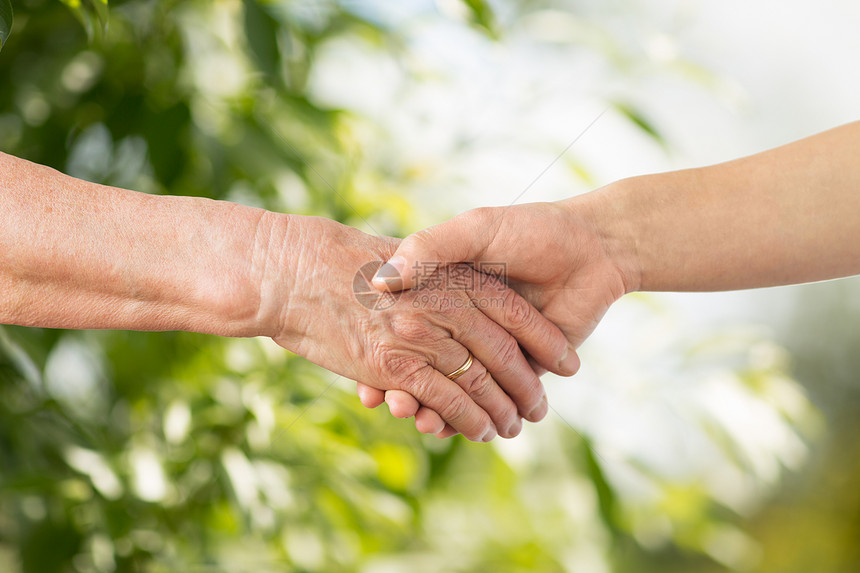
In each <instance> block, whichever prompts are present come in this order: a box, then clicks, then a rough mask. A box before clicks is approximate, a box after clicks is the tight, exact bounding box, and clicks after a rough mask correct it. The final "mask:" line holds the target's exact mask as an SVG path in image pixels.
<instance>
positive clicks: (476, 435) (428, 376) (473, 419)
mask: <svg viewBox="0 0 860 573" xmlns="http://www.w3.org/2000/svg"><path fill="white" fill-rule="evenodd" d="M402 389H403V390H404V391H406V392H408V393H409V394H411V395H412V396H414V397H415V399H416V400H418V401H419V402H420V403H421V404H423V405H425V406H426V407H428V408H430V409H432V410H435V411H436V412H437V413H438V414H439V415H440V416H441V417H442V419H443V420H445V421H446V422H447V423H448V424H450V425H451V427H453V428H454V429H456V430H457V431H458V432H460V433H461V434H463V436H465V437H466V438H467V439H469V440H471V441H473V442H489V441H490V440H492V439H493V438H494V437H496V435H497V431H496V428H495V426H494V425H493V421H492V419H491V418H490V415H489V414H488V413H487V412H486V411H485V410H484V409H483V408H481V407H480V406H478V404H476V403H475V402H474V400H472V398H471V397H469V395H468V394H467V393H466V392H465V391H464V390H463V389H462V388H461V387H460V386H459V385H457V384H456V383H454V382H452V381H451V380H448V379H447V378H445V376H443V375H442V374H440V373H439V371H438V370H436V369H435V368H434V367H433V366H430V365H427V366H426V367H425V368H421V369H419V370H418V371H416V372H415V374H414V375H413V376H412V377H410V378H409V379H408V380H406V381H405V382H404V383H403V386H402Z"/></svg>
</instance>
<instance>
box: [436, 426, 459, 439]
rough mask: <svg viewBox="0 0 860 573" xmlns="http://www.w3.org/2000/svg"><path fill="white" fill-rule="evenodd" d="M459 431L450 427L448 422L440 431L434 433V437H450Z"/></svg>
mask: <svg viewBox="0 0 860 573" xmlns="http://www.w3.org/2000/svg"><path fill="white" fill-rule="evenodd" d="M459 433H460V432H458V431H457V430H455V429H454V428H452V427H451V426H449V425H448V424H445V429H444V430H442V431H441V432H439V433H438V434H436V437H437V438H441V439H443V440H444V439H445V438H450V437H452V436H456V435H457V434H459Z"/></svg>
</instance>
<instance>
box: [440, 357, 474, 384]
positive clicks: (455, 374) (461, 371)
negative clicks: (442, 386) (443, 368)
mask: <svg viewBox="0 0 860 573" xmlns="http://www.w3.org/2000/svg"><path fill="white" fill-rule="evenodd" d="M471 365H472V353H471V352H470V353H469V357H468V358H467V359H466V361H465V362H464V363H463V365H462V366H460V367H459V368H457V369H456V370H454V371H453V372H451V373H450V374H446V375H445V378H447V379H448V380H456V379H457V378H459V377H460V376H462V375H463V374H465V373H466V370H468V369H469V366H471Z"/></svg>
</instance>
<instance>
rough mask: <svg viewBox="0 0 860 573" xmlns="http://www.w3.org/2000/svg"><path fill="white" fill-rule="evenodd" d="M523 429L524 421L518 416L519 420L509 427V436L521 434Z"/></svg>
mask: <svg viewBox="0 0 860 573" xmlns="http://www.w3.org/2000/svg"><path fill="white" fill-rule="evenodd" d="M522 430H523V421H522V420H520V419H519V418H517V421H516V422H514V423H513V424H511V427H510V428H508V436H509V437H511V438H514V437H516V436H519V435H520V432H521V431H522Z"/></svg>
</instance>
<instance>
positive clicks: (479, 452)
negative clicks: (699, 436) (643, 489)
mask: <svg viewBox="0 0 860 573" xmlns="http://www.w3.org/2000/svg"><path fill="white" fill-rule="evenodd" d="M13 4H14V7H15V13H16V16H15V24H14V27H13V29H12V35H11V37H10V39H9V40H8V41H7V42H6V43H5V45H4V46H3V51H2V52H0V150H3V151H4V152H7V153H11V154H14V155H17V156H20V157H24V158H27V159H29V160H32V161H35V162H38V163H43V164H46V165H50V166H53V167H55V168H57V169H60V170H62V171H64V172H67V173H70V174H72V175H74V176H77V177H82V178H85V179H88V180H92V181H97V182H100V183H105V184H110V185H116V186H121V187H126V188H131V189H135V190H139V191H144V192H148V193H169V194H182V195H195V196H205V197H211V198H214V199H227V200H233V201H240V202H243V203H248V204H253V205H258V206H261V207H265V208H267V209H272V210H276V211H288V212H293V213H300V214H312V215H321V216H325V217H330V218H334V219H337V220H339V221H342V222H344V223H346V224H352V225H356V226H367V225H369V221H372V225H373V229H375V230H378V231H379V232H382V233H386V234H394V235H402V234H403V232H404V230H406V229H408V228H410V227H411V226H412V225H413V223H414V221H415V220H416V217H417V215H416V213H415V210H414V207H413V204H412V202H411V201H410V198H409V195H408V193H407V192H406V191H405V190H406V189H408V187H409V183H410V182H409V177H410V174H409V173H401V172H396V171H393V172H386V171H385V169H382V168H380V166H379V165H378V164H376V163H372V162H366V161H364V157H365V153H366V149H367V142H368V141H372V140H373V138H374V137H377V138H379V137H384V134H383V135H380V134H379V132H378V128H377V126H374V125H373V123H372V122H371V121H369V120H367V119H366V118H362V117H361V115H360V114H357V113H355V112H353V111H349V110H345V109H336V108H332V107H330V106H326V105H323V104H320V103H318V102H317V101H315V99H314V98H313V97H311V96H310V95H309V94H308V78H309V76H310V74H311V73H312V71H313V70H314V66H315V64H316V59H315V56H316V54H317V52H318V50H319V48H320V46H323V45H325V44H326V42H329V41H330V40H332V39H336V38H344V37H350V38H360V39H361V41H362V42H363V43H365V44H369V45H372V46H374V47H375V48H376V49H377V50H379V51H382V52H385V53H387V54H390V55H391V56H392V57H393V58H395V59H396V58H397V57H399V55H400V54H402V49H403V46H404V44H405V43H406V42H407V38H405V37H404V35H403V33H402V31H401V30H399V29H397V28H394V27H390V26H387V25H385V23H384V22H381V21H379V20H375V19H372V18H369V17H368V16H367V11H366V10H361V9H359V8H360V6H359V5H360V4H361V3H359V2H347V1H344V2H339V3H337V2H302V1H264V0H244V1H239V0H229V1H228V0H219V1H214V2H213V1H202V0H185V1H179V0H127V1H115V2H111V3H110V8H109V16H108V15H107V12H105V11H104V6H103V5H102V4H100V3H99V2H98V0H96V1H94V2H92V3H87V2H85V3H84V4H81V3H80V2H71V1H69V2H65V3H61V2H59V1H57V0H22V1H17V2H14V3H13ZM447 4H451V3H450V2H448V3H447ZM550 4H551V3H550ZM512 6H514V8H511V7H510V6H508V7H507V8H506V14H508V18H510V12H511V10H515V11H520V12H522V13H523V14H527V13H529V12H530V11H533V10H537V9H538V8H542V7H545V6H544V3H541V2H531V1H523V2H519V3H512ZM459 10H460V12H459V13H460V14H461V15H462V18H461V20H459V21H458V25H460V26H462V27H463V28H464V29H466V30H469V31H470V33H474V34H477V35H480V36H481V37H483V38H485V39H486V41H490V42H499V43H504V42H505V41H506V30H505V26H504V22H503V19H500V18H499V17H497V15H496V14H495V12H494V10H493V7H492V5H491V4H490V3H486V2H483V1H478V0H474V1H473V0H470V1H468V2H463V3H462V5H460V6H459ZM446 14H447V13H446ZM437 17H438V18H445V17H448V16H446V15H442V14H440V15H438V16H437ZM106 18H109V23H108V24H107V26H105V25H104V24H105V22H107V21H108V20H106ZM589 25H592V26H594V27H595V28H594V30H592V32H593V34H590V35H589V34H584V36H583V37H584V38H586V39H587V38H590V37H594V36H600V34H601V33H602V31H601V30H600V29H599V22H597V23H595V22H591V23H590V24H589ZM582 50H584V51H589V52H593V53H594V54H595V55H596V56H599V57H603V58H605V59H607V60H609V61H615V62H616V65H617V67H618V68H619V69H620V70H622V72H623V70H624V67H625V62H624V61H623V58H622V59H619V55H618V51H617V50H615V49H614V48H613V46H611V45H609V46H607V45H606V44H605V43H600V42H597V43H595V42H590V41H583V45H582ZM695 73H696V74H699V73H700V72H699V71H696V72H695ZM419 81H420V80H419ZM343 89H344V90H350V89H351V86H349V85H344V86H343ZM608 103H609V104H610V105H614V109H615V110H616V111H617V113H618V114H620V116H622V117H625V118H626V121H629V122H630V125H631V126H633V127H634V128H636V129H639V130H640V131H641V132H642V133H643V134H644V135H645V136H647V137H650V138H653V139H655V141H658V143H660V144H661V145H664V144H665V142H663V141H662V139H661V136H660V132H659V128H658V126H655V125H653V124H652V123H651V122H649V121H648V120H647V119H646V118H645V117H643V116H641V115H640V114H639V112H637V111H636V110H635V108H634V107H632V106H630V105H629V104H628V103H623V104H622V103H615V104H612V102H608ZM368 134H371V135H368ZM574 172H576V173H579V174H580V175H582V173H584V172H585V167H583V166H580V165H577V166H574ZM22 240H27V239H26V238H25V237H23V238H22ZM846 297H848V295H847V294H846ZM633 304H634V305H639V309H640V310H639V311H638V312H645V313H646V314H650V315H654V314H659V313H660V311H659V309H657V308H655V307H653V305H651V303H649V302H648V300H647V299H644V298H643V299H642V300H641V301H639V302H634V303H633ZM643 309H644V310H643ZM834 312H839V311H834ZM815 316H818V315H815ZM798 320H799V321H809V320H812V317H806V318H804V317H799V318H798ZM846 336H849V337H850V336H853V340H854V343H853V344H854V347H855V348H856V342H857V341H856V333H852V332H848V333H846ZM765 338H766V337H765ZM695 342H696V344H693V345H691V347H690V348H687V349H686V351H685V352H687V356H686V360H688V361H689V362H690V363H692V364H697V365H701V364H703V363H706V362H707V363H708V364H711V365H716V366H714V368H716V369H717V370H719V371H720V372H722V373H723V374H724V375H725V376H726V377H727V378H728V380H729V381H728V382H727V384H730V385H733V386H732V387H733V388H736V389H737V391H738V392H743V393H745V394H744V395H745V396H747V397H748V398H749V399H750V400H755V401H756V403H757V404H762V405H763V407H766V408H768V412H770V413H772V414H773V415H774V417H775V419H776V420H777V421H778V424H782V425H780V426H779V427H780V428H782V427H783V425H784V427H785V428H786V430H785V431H786V432H788V434H787V435H790V436H795V435H797V436H799V437H802V438H804V439H807V440H809V439H813V438H814V437H815V436H816V435H820V434H817V433H816V431H815V428H816V427H820V417H819V415H818V414H817V413H816V412H815V410H814V409H813V408H812V407H811V406H810V404H809V402H807V401H806V398H805V397H803V396H804V394H803V392H802V390H801V389H800V386H799V385H798V383H797V382H796V381H795V380H794V379H792V378H791V377H790V375H789V370H790V361H788V360H787V359H786V358H785V356H786V354H785V352H784V350H783V349H782V348H780V347H779V346H777V345H776V344H775V343H774V342H773V341H772V340H766V339H760V338H756V339H755V340H753V341H751V342H750V344H746V342H744V343H742V344H740V345H739V346H738V345H735V346H731V347H730V348H729V349H728V350H726V349H725V348H723V347H721V346H720V344H721V343H720V342H719V341H718V340H717V341H714V340H711V341H704V342H702V341H695ZM785 342H786V344H788V346H789V347H790V348H792V350H794V351H795V352H794V354H793V356H795V357H796V358H795V362H796V365H797V368H796V370H797V372H798V373H799V374H800V377H801V379H803V378H804V376H805V377H806V378H808V379H817V378H818V377H820V376H821V369H822V368H825V369H826V368H827V367H828V366H831V365H832V364H840V365H842V366H841V367H840V368H841V369H840V370H839V371H838V372H835V373H834V374H833V375H832V376H830V377H829V379H844V380H845V382H844V384H843V386H844V387H843V388H839V390H838V392H837V391H834V392H836V395H835V397H834V396H823V397H822V398H821V399H819V400H816V403H819V404H823V405H824V407H825V414H826V415H827V416H828V419H829V420H831V422H833V427H834V428H835V429H834V430H833V432H832V433H831V434H828V435H829V436H831V441H830V442H827V443H826V445H820V444H822V443H821V442H819V445H814V446H813V447H814V448H819V449H818V450H816V453H815V454H814V455H813V456H812V463H810V464H809V465H807V466H806V468H807V469H805V470H803V471H799V472H795V473H793V474H791V477H790V478H789V479H788V480H786V481H785V482H784V483H783V482H780V481H779V479H772V478H768V479H765V478H764V477H762V475H761V473H760V471H759V470H757V469H756V460H754V459H750V457H749V453H748V452H745V450H744V448H743V447H742V444H739V442H741V441H742V440H739V438H738V437H737V434H735V433H732V432H730V431H729V430H730V428H727V427H725V426H723V425H721V423H720V422H719V421H718V420H716V419H708V418H707V416H704V417H703V418H702V419H700V420H697V419H691V420H688V421H687V422H685V423H688V424H689V425H690V427H691V428H692V427H696V428H700V429H702V431H703V432H704V434H706V435H708V436H710V438H711V440H712V442H713V444H714V452H717V453H715V454H714V455H715V456H716V457H715V459H716V458H719V459H718V460H717V461H715V463H719V464H722V465H723V466H725V467H726V468H733V469H732V471H733V472H734V473H733V474H732V475H736V476H739V479H741V480H742V481H744V482H746V483H751V484H753V486H752V489H753V490H754V491H755V492H756V499H757V500H759V504H758V505H756V504H753V505H752V507H753V508H754V509H755V511H752V512H747V513H744V512H742V511H739V510H738V509H737V508H736V507H733V506H732V504H731V503H729V502H726V501H725V500H721V499H720V498H719V496H718V495H717V494H715V492H714V490H713V488H712V487H710V486H709V485H708V484H706V483H704V482H703V481H702V480H700V479H699V478H696V477H690V476H683V475H681V476H667V475H662V474H660V473H659V472H656V471H653V470H652V469H651V468H649V467H648V464H647V462H643V461H642V460H637V459H615V458H614V457H613V456H612V455H611V452H605V451H601V450H600V449H599V448H597V447H596V446H595V445H594V444H593V442H592V441H591V439H590V437H589V436H588V431H587V430H586V429H583V428H579V427H577V424H576V423H573V424H572V425H569V424H568V423H567V422H565V421H564V420H561V419H554V420H549V421H548V422H546V423H545V424H542V425H541V427H540V428H538V427H534V428H529V431H530V432H531V433H532V435H533V436H535V437H536V438H537V439H534V440H533V441H531V442H529V443H528V452H526V453H522V452H519V453H518V452H517V450H516V449H513V450H512V449H510V448H508V449H506V448H505V447H495V446H491V447H487V446H481V445H474V444H470V443H468V442H465V441H463V440H461V439H459V438H455V439H452V440H448V441H438V440H436V439H435V438H426V437H423V436H420V435H418V434H417V433H416V432H414V430H413V429H412V428H411V427H410V426H409V424H408V423H407V422H403V421H398V420H394V419H391V418H390V417H389V416H388V415H387V414H386V413H385V412H382V411H378V412H377V411H367V410H364V409H363V408H361V407H360V405H359V403H358V401H357V399H356V398H355V397H354V395H353V394H354V387H353V385H352V384H351V383H348V381H343V380H340V379H337V378H336V377H334V376H333V375H331V374H330V373H327V372H325V371H321V370H320V369H318V368H316V367H315V366H313V365H311V364H309V363H307V362H306V361H304V360H303V359H301V358H298V357H295V356H292V355H289V354H287V353H285V352H284V351H283V350H281V349H280V348H278V347H277V346H275V345H274V344H273V343H271V342H269V341H265V340H261V339H252V340H227V339H221V338H217V337H211V336H203V335H196V334H190V333H137V332H93V331H87V332H71V331H68V332H67V331H57V330H43V329H29V328H20V327H11V326H5V327H2V330H0V571H4V572H5V571H9V572H15V573H17V572H23V573H42V572H53V571H63V572H81V573H84V572H87V573H89V572H94V573H95V572H99V573H106V572H112V571H120V572H125V571H130V572H131V571H142V572H143V571H146V572H161V571H188V572H194V571H200V572H204V571H205V572H216V571H217V572H220V571H224V572H230V573H236V572H243V571H254V572H265V571H326V572H327V571H332V572H336V571H367V572H377V571H378V572H387V571H404V570H410V571H414V572H423V571H428V572H429V571H452V572H454V571H512V572H517V571H523V572H525V571H530V572H548V573H549V572H556V571H576V572H586V573H591V572H596V573H599V572H602V571H618V572H631V573H632V572H636V573H640V572H649V571H655V572H656V571H660V572H666V571H714V572H718V571H735V570H737V571H746V570H759V571H765V572H772V573H777V572H780V573H783V572H785V573H788V572H794V571H798V572H800V571H809V570H811V569H814V570H816V571H828V572H834V573H836V572H840V573H841V572H843V571H844V572H848V571H856V570H858V567H860V555H858V550H857V547H858V543H857V540H858V539H860V518H858V516H860V511H858V507H860V497H858V495H857V491H860V489H858V488H857V487H856V483H857V480H858V478H860V466H858V464H857V460H858V455H857V453H858V446H857V445H856V440H855V439H853V438H854V436H856V435H857V433H856V430H857V423H856V420H857V419H858V418H857V412H858V406H857V394H858V392H857V389H856V385H855V386H852V384H853V382H854V378H855V376H854V372H856V367H851V366H847V365H848V364H854V365H856V360H857V359H856V356H853V355H852V356H839V357H835V358H834V357H830V356H828V354H827V351H826V349H823V348H814V347H812V349H810V348H811V347H810V344H809V343H808V341H804V340H786V341H785ZM699 343H701V344H699ZM696 345H699V346H696ZM703 348H704V349H705V350H702V349H703ZM721 348H722V349H721ZM762 348H764V349H765V352H764V354H765V355H766V356H768V357H770V358H766V359H762ZM829 348H830V347H827V349H829ZM714 349H716V350H714ZM678 352H679V353H680V352H681V350H679V351H678ZM682 375H683V369H682V371H681V372H679V373H678V376H682ZM840 377H841V378H840ZM819 387H820V386H819ZM848 387H851V388H853V390H846V389H845V388H848ZM786 395H790V396H793V397H794V398H792V400H789V401H780V399H779V397H780V396H781V397H785V396H786ZM848 397H850V398H851V399H848ZM852 400H853V401H852ZM828 405H830V406H833V408H835V410H834V411H830V410H828V409H827V408H828V407H829V406H828ZM835 405H839V407H838V408H837V407H836V406H835ZM619 423H621V421H619ZM583 436H585V437H583ZM764 453H765V454H767V455H768V456H772V457H773V460H774V463H775V464H776V465H777V466H780V467H781V466H785V465H791V463H789V462H788V461H786V460H787V458H786V457H785V456H784V455H783V454H781V453H779V452H776V451H774V452H764ZM618 467H623V468H626V470H625V471H628V472H633V473H635V474H636V475H637V476H638V477H637V479H639V480H640V481H641V482H643V483H647V484H648V488H649V492H651V493H650V494H649V496H646V497H644V498H643V497H637V496H635V495H632V494H630V493H629V492H626V491H625V489H624V486H623V480H618V479H615V478H613V475H614V472H617V471H618V469H617V468H618ZM797 467H799V466H797ZM613 468H614V469H613ZM768 500H769V501H768ZM765 502H767V503H765ZM762 503H763V504H764V505H762Z"/></svg>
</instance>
